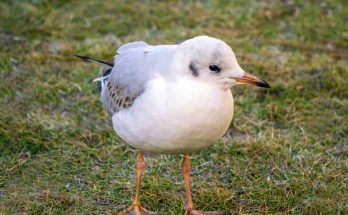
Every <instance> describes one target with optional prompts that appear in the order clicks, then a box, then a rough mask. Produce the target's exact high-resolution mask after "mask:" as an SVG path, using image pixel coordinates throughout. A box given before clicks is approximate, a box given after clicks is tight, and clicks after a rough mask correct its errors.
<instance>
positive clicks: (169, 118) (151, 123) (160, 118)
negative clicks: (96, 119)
mask: <svg viewBox="0 0 348 215" xmlns="http://www.w3.org/2000/svg"><path fill="white" fill-rule="evenodd" d="M232 117H233V98H232V94H231V91H230V90H221V89H218V88H217V87H214V86H211V85H209V84H207V83H202V82H199V81H192V80H186V79H182V80H177V81H175V82H168V81H165V80H164V79H163V78H157V79H154V80H152V81H150V82H149V83H148V85H147V88H146V91H145V92H144V93H143V94H142V95H140V96H139V97H138V98H137V99H136V100H135V102H134V104H133V105H132V107H130V108H129V109H125V110H122V111H120V112H118V113H116V114H114V115H113V117H112V121H113V125H114V129H115V130H116V132H117V134H118V135H119V136H120V137H121V138H122V139H123V140H124V141H125V142H126V143H127V144H129V145H131V146H133V147H135V148H137V149H140V150H143V151H149V152H157V153H169V154H184V153H190V152H194V151H198V150H200V149H202V148H204V147H207V146H210V145H212V144H213V143H214V142H216V141H217V140H219V139H220V138H221V137H222V135H223V134H224V132H225V131H226V130H227V128H228V126H229V125H230V123H231V120H232Z"/></svg>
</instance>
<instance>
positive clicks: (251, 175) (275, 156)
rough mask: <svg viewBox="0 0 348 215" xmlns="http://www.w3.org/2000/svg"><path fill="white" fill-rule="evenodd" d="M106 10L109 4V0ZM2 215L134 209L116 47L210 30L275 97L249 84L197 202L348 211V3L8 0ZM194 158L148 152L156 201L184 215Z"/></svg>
mask: <svg viewBox="0 0 348 215" xmlns="http://www.w3.org/2000/svg"><path fill="white" fill-rule="evenodd" d="M102 2H103V3H102ZM0 11H1V17H2V18H1V19H0V105H1V108H0V214H17V213H28V214H111V213H114V212H116V211H120V210H122V209H124V208H125V207H126V206H128V205H130V204H131V196H133V194H134V184H133V181H134V179H135V171H134V167H135V158H136V153H135V152H134V151H132V150H131V149H130V148H128V147H127V146H125V145H123V144H122V143H120V139H119V138H118V137H117V135H116V134H115V133H114V131H113V129H112V126H111V121H110V118H109V117H108V115H107V114H106V113H105V112H104V111H103V109H102V107H101V105H100V102H99V96H98V93H97V87H96V86H95V84H94V83H92V81H91V80H92V79H93V78H95V77H96V75H97V73H98V67H97V66H95V65H92V64H86V63H84V62H81V61H79V60H77V59H75V58H73V57H71V56H72V54H75V53H78V54H86V55H91V56H96V57H98V58H105V59H111V57H112V56H113V55H114V53H115V49H116V47H118V46H119V45H121V44H122V43H125V42H130V41H134V40H145V41H147V42H149V43H152V44H159V43H177V42H180V41H183V40H185V39H187V38H190V37H193V36H196V35H202V34H206V35H210V36H215V37H219V38H221V39H223V40H225V41H226V42H227V43H228V44H230V45H231V46H232V47H233V49H234V51H235V53H236V55H237V58H238V59H239V62H240V64H241V65H242V67H243V68H245V70H247V71H249V72H250V73H253V74H256V75H259V76H261V77H263V78H264V79H266V80H267V81H268V82H269V83H270V84H271V85H272V87H273V88H272V89H271V90H263V89H256V88H252V87H246V86H237V87H235V88H234V89H233V93H234V97H235V99H236V108H235V109H236V110H235V118H234V121H233V124H232V125H231V128H232V130H233V139H232V140H230V141H228V142H220V143H218V144H216V145H215V146H214V147H212V148H209V149H205V150H203V151H202V152H200V153H198V154H194V155H192V157H193V160H192V166H193V170H192V183H193V195H194V203H195V205H196V207H197V208H200V209H206V210H214V209H215V210H224V211H226V212H227V213H228V214H239V213H240V214H289V213H290V214H348V137H347V136H348V135H347V134H348V123H347V120H348V81H347V80H348V70H347V68H348V61H347V59H348V30H347V29H348V5H347V2H346V1H343V0H342V1H328V2H327V3H317V2H315V1H272V2H271V1H256V0H255V1H252V0H248V1H220V2H218V1H214V2H213V1H202V3H179V4H174V3H163V2H161V3H155V2H149V3H148V4H144V3H138V2H133V3H125V2H123V1H117V2H116V1H111V0H109V1H97V0H87V1H65V3H61V1H48V0H47V1H41V0H35V1H34V0H32V1H19V0H18V1H1V2H0ZM180 159H181V158H180V157H179V156H165V155H155V156H148V157H146V160H147V162H148V168H147V170H146V173H145V177H144V183H143V197H142V200H143V204H144V206H145V207H147V208H149V209H151V210H157V211H159V212H160V213H161V214H182V208H183V200H184V197H185V195H184V188H183V180H182V177H181V175H180V171H181V170H180Z"/></svg>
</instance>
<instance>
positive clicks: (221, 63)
mask: <svg viewBox="0 0 348 215" xmlns="http://www.w3.org/2000/svg"><path fill="white" fill-rule="evenodd" d="M79 57H81V58H83V59H85V60H91V61H97V62H99V63H102V64H104V65H105V66H104V69H103V70H102V72H101V75H100V77H98V78H97V79H96V81H99V82H100V86H101V100H102V103H103V105H104V107H105V109H106V111H107V112H108V113H110V115H111V116H112V123H113V127H114V129H115V131H116V133H117V134H118V135H119V136H120V137H121V138H122V139H123V140H124V141H125V142H126V143H127V144H129V145H131V146H132V147H134V148H136V149H138V150H139V152H138V162H137V182H136V196H135V199H134V201H133V205H132V206H131V207H130V208H128V209H126V210H124V211H123V212H121V213H120V214H136V215H141V214H156V213H154V212H150V211H148V210H146V209H145V208H143V207H142V206H141V204H140V196H139V195H140V194H139V193H140V183H141V177H142V173H143V171H144V168H145V162H144V159H143V151H145V152H154V153H164V154H183V155H184V157H183V162H182V174H183V176H184V180H185V190H186V196H187V199H186V204H185V214H187V215H188V214H223V212H219V211H215V212H214V211H211V212H203V211H199V210H194V207H193V203H192V197H191V189H190V160H189V156H188V154H190V153H193V152H196V151H198V150H201V149H203V148H205V147H208V146H211V145H212V144H214V143H215V142H216V141H218V140H219V139H220V138H221V137H222V136H223V134H224V133H225V132H226V130H227V129H228V127H229V125H230V123H231V120H232V117H233V97H232V93H231V90H230V88H231V87H232V86H234V85H236V84H245V83H247V84H252V85H256V86H259V87H265V88H269V85H268V83H267V82H266V81H264V80H262V79H259V78H257V77H256V76H253V75H250V74H248V73H246V72H245V71H244V70H243V69H242V68H241V67H240V66H239V64H238V62H237V59H236V57H235V55H234V53H233V51H232V49H231V48H230V47H229V46H228V45H227V44H226V43H225V42H223V41H222V40H219V39H215V38H212V37H207V36H199V37H195V38H193V39H189V40H186V41H184V42H183V43H181V44H179V45H157V46H152V45H148V44H147V43H145V42H132V43H127V44H125V45H122V46H121V47H120V48H119V49H118V50H117V54H116V56H115V58H114V63H107V62H105V61H100V60H95V59H91V58H89V57H83V56H79Z"/></svg>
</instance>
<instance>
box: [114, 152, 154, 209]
mask: <svg viewBox="0 0 348 215" xmlns="http://www.w3.org/2000/svg"><path fill="white" fill-rule="evenodd" d="M145 166H146V165H145V161H144V156H143V152H142V151H139V152H138V161H137V181H136V191H135V198H134V201H133V205H132V206H131V207H129V208H128V209H126V210H124V211H122V212H120V213H118V215H134V214H135V215H155V214H158V213H156V212H151V211H148V210H146V209H145V208H143V207H142V206H141V204H140V187H141V178H142V176H143V172H144V170H145Z"/></svg>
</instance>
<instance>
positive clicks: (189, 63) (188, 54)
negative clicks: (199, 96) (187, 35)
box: [178, 36, 270, 89]
mask: <svg viewBox="0 0 348 215" xmlns="http://www.w3.org/2000/svg"><path fill="white" fill-rule="evenodd" d="M178 50H179V53H180V55H181V56H182V57H181V58H180V61H181V62H180V65H184V67H185V69H184V70H185V71H186V74H187V75H189V76H191V77H192V78H196V79H198V80H202V81H206V82H210V83H215V84H217V85H218V86H219V87H221V88H223V89H229V88H231V87H232V86H234V85H236V84H251V85H255V86H258V87H264V88H270V86H269V84H268V83H267V82H266V81H264V80H262V79H260V78H258V77H256V76H254V75H251V74H248V73H246V72H245V71H244V70H243V69H242V68H241V67H240V66H239V64H238V62H237V59H236V56H235V54H234V53H233V51H232V49H231V47H230V46H228V45H227V44H226V43H225V42H224V41H222V40H219V39H216V38H212V37H207V36H199V37H195V38H193V39H190V40H186V41H184V42H183V43H181V44H180V45H179V49H178Z"/></svg>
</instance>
